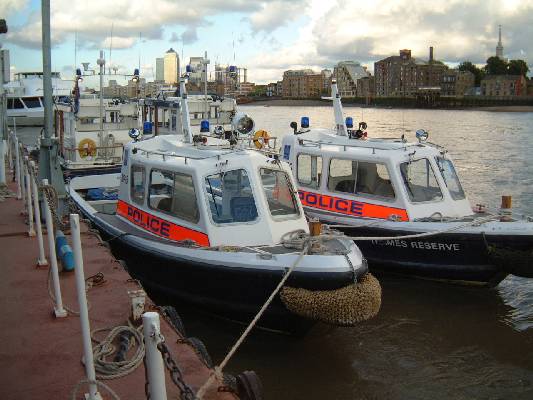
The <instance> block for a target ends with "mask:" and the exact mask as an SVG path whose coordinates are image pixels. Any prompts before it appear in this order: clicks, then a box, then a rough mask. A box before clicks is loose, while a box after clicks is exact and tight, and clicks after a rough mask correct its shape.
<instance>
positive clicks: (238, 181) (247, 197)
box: [205, 169, 257, 224]
mask: <svg viewBox="0 0 533 400" xmlns="http://www.w3.org/2000/svg"><path fill="white" fill-rule="evenodd" d="M205 191H206V194H207V200H208V202H209V209H210V212H211V217H212V218H213V221H214V222H215V223H217V224H229V223H236V222H252V221H255V220H256V219H257V208H256V205H255V200H254V195H253V192H252V188H251V186H250V181H249V178H248V174H247V172H246V171H245V170H244V169H238V170H233V171H227V172H221V173H218V174H214V175H209V176H208V177H206V178H205Z"/></svg>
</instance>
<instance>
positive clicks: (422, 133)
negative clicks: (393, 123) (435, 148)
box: [416, 129, 429, 142]
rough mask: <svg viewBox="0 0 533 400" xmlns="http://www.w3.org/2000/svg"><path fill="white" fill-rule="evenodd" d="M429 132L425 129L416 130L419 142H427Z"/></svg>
mask: <svg viewBox="0 0 533 400" xmlns="http://www.w3.org/2000/svg"><path fill="white" fill-rule="evenodd" d="M428 137H429V133H428V132H427V131H426V130H424V129H419V130H417V131H416V138H417V139H418V141H419V142H425V141H426V140H428Z"/></svg>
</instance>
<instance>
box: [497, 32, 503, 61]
mask: <svg viewBox="0 0 533 400" xmlns="http://www.w3.org/2000/svg"><path fill="white" fill-rule="evenodd" d="M496 57H498V58H499V59H500V60H503V44H502V26H501V25H498V45H497V46H496Z"/></svg>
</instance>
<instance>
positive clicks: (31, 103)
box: [23, 97, 41, 108]
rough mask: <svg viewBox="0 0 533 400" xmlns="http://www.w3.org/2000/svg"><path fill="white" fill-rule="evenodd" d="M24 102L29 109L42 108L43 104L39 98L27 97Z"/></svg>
mask: <svg viewBox="0 0 533 400" xmlns="http://www.w3.org/2000/svg"><path fill="white" fill-rule="evenodd" d="M23 101H24V104H26V107H28V108H39V107H41V102H40V101H39V98H38V97H26V98H25V99H24V100H23Z"/></svg>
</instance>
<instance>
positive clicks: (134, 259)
mask: <svg viewBox="0 0 533 400" xmlns="http://www.w3.org/2000/svg"><path fill="white" fill-rule="evenodd" d="M97 215H98V214H96V216H95V215H88V217H89V218H90V219H91V221H92V222H93V223H94V224H95V226H96V227H97V228H98V229H99V231H100V232H101V233H102V236H103V238H104V240H109V243H110V245H111V249H112V251H113V253H114V255H115V257H117V258H118V259H122V260H124V261H125V262H126V265H127V269H128V272H129V273H130V275H131V276H132V277H133V278H135V279H138V280H139V281H140V282H141V283H142V285H143V287H145V288H146V290H147V291H148V292H149V294H150V296H151V297H153V298H155V299H157V300H158V302H164V303H166V304H170V305H173V306H175V307H178V310H179V307H180V306H182V305H192V306H195V307H198V308H199V309H201V310H203V311H206V312H209V313H212V314H216V315H218V316H221V317H224V318H228V319H231V320H235V321H239V322H242V323H249V322H250V321H251V320H252V319H253V317H254V316H255V315H256V313H257V312H258V311H259V309H260V308H261V306H262V305H263V304H264V303H265V301H266V300H267V298H268V297H269V296H270V294H271V293H272V292H273V290H274V289H275V287H276V286H277V285H278V283H279V282H280V280H281V279H282V277H283V275H284V270H283V269H281V270H267V269H265V270H259V269H256V268H228V267H227V265H224V264H222V263H210V262H198V261H191V260H190V259H188V258H186V257H180V256H179V255H177V254H174V255H169V254H165V253H163V252H160V251H158V250H157V249H156V248H153V247H149V246H141V245H139V241H138V240H135V238H134V237H133V236H132V235H124V232H123V231H121V230H116V229H113V228H112V227H110V225H109V224H108V223H106V222H104V221H102V220H101V219H99V218H98V217H97ZM250 257H251V258H255V257H257V256H256V255H255V254H250ZM287 267H288V266H287ZM353 282H354V274H353V272H351V271H346V272H342V273H340V272H339V273H335V274H331V273H309V272H298V271H294V272H293V274H292V275H291V277H290V278H289V279H288V281H287V285H288V286H293V287H302V288H306V289H314V290H328V289H338V288H341V287H344V286H346V285H349V284H351V283H353ZM315 323H316V321H312V320H309V319H305V318H302V317H299V316H297V315H295V314H293V313H291V312H289V311H288V310H287V309H286V307H285V306H284V305H283V303H282V302H281V300H280V298H279V296H276V298H275V299H274V301H273V302H272V304H271V305H270V306H269V307H268V309H267V310H266V312H265V314H264V315H263V317H262V318H261V319H260V321H259V323H258V326H259V327H261V328H265V329H269V330H274V331H281V332H287V333H293V334H299V335H300V334H304V333H305V332H307V331H308V330H309V329H310V328H311V327H312V326H313V325H314V324H315Z"/></svg>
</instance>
